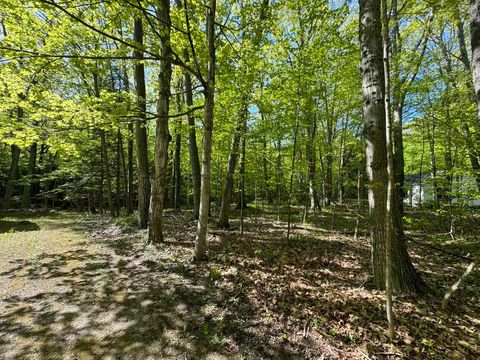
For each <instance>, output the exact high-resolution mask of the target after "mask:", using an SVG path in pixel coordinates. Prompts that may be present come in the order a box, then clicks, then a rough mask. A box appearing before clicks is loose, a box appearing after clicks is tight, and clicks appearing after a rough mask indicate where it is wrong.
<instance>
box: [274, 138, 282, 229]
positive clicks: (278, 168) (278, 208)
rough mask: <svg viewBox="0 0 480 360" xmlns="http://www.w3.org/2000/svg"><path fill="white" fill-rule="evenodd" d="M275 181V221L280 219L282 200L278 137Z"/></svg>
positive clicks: (280, 143) (280, 145)
mask: <svg viewBox="0 0 480 360" xmlns="http://www.w3.org/2000/svg"><path fill="white" fill-rule="evenodd" d="M276 170H277V181H276V190H277V221H279V220H280V206H281V200H282V187H281V186H282V177H283V176H282V175H283V174H282V139H281V138H278V140H277V166H276Z"/></svg>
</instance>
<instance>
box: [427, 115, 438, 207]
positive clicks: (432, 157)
mask: <svg viewBox="0 0 480 360" xmlns="http://www.w3.org/2000/svg"><path fill="white" fill-rule="evenodd" d="M428 128H429V130H430V131H429V135H430V136H429V139H428V140H429V145H430V175H431V177H432V188H433V205H434V206H435V208H438V206H439V203H438V186H437V158H436V154H435V130H436V124H435V119H432V125H431V127H428Z"/></svg>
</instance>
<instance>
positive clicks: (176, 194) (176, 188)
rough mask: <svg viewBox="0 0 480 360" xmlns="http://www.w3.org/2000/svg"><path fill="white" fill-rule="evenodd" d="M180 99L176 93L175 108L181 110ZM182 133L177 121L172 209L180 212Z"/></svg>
mask: <svg viewBox="0 0 480 360" xmlns="http://www.w3.org/2000/svg"><path fill="white" fill-rule="evenodd" d="M182 107H183V106H182V99H181V96H180V95H179V94H178V93H177V108H178V110H179V112H180V111H181V110H182ZM181 151H182V131H181V123H180V121H177V123H176V127H175V153H174V156H173V208H174V209H175V210H180V190H181V185H182V174H181Z"/></svg>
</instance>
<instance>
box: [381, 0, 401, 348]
mask: <svg viewBox="0 0 480 360" xmlns="http://www.w3.org/2000/svg"><path fill="white" fill-rule="evenodd" d="M381 7H382V9H381V18H382V38H383V71H384V80H385V95H384V98H385V139H386V147H387V177H388V185H387V203H386V217H387V222H386V232H385V292H386V296H387V305H386V307H387V320H388V336H389V338H390V340H393V339H394V337H395V323H394V316H393V296H392V271H393V268H392V244H393V242H394V241H395V235H396V234H395V225H394V222H393V218H394V216H395V213H394V207H395V204H394V202H393V201H394V194H395V168H394V164H393V139H392V121H391V118H390V117H391V116H390V64H389V55H390V54H389V53H390V39H389V29H388V15H387V0H381ZM400 199H402V198H400Z"/></svg>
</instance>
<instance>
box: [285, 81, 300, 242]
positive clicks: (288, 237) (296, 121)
mask: <svg viewBox="0 0 480 360" xmlns="http://www.w3.org/2000/svg"><path fill="white" fill-rule="evenodd" d="M298 90H299V91H300V89H298ZM298 107H299V105H297V111H296V116H295V129H294V132H293V145H292V146H293V154H292V166H291V168H290V188H289V191H288V221H287V240H288V239H290V231H291V222H292V221H291V220H292V219H291V208H290V207H291V205H292V196H293V176H294V172H295V160H296V156H297V135H298V128H299V126H300V121H299V117H300V114H299V111H300V109H299V108H298Z"/></svg>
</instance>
